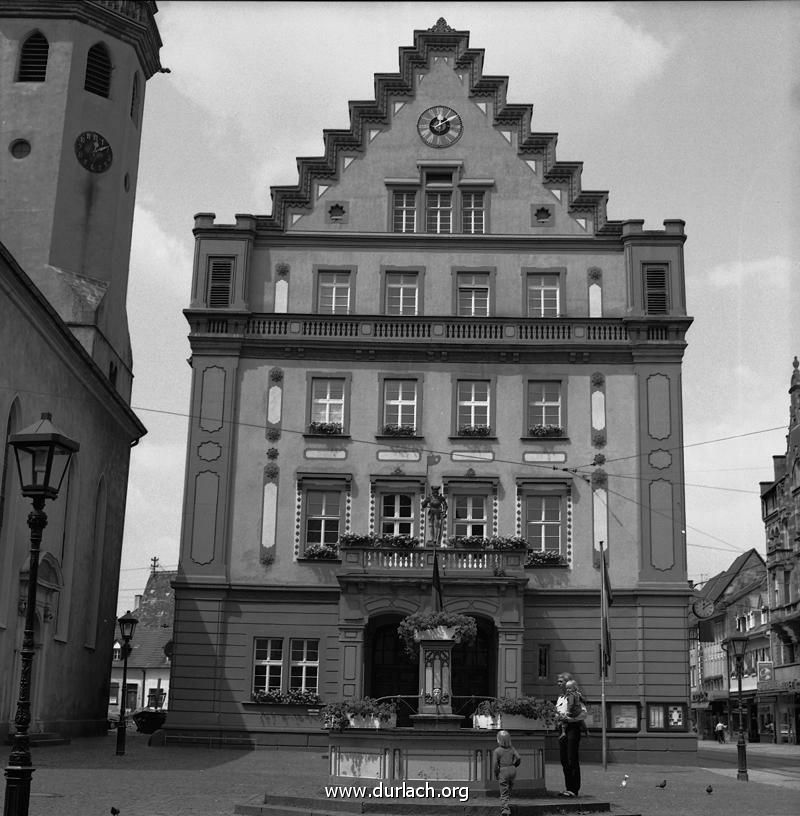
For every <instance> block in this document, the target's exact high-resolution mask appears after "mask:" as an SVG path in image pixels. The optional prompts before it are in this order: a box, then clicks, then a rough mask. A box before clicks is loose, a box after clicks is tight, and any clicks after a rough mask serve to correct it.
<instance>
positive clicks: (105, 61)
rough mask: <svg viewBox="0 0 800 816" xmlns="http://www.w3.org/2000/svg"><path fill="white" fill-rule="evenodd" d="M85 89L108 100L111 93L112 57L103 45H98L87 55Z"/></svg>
mask: <svg viewBox="0 0 800 816" xmlns="http://www.w3.org/2000/svg"><path fill="white" fill-rule="evenodd" d="M83 88H84V90H86V91H89V93H93V94H97V96H104V97H106V99H108V97H109V94H110V92H111V57H110V55H109V53H108V49H107V48H106V47H105V45H103V43H96V44H95V45H93V46H92V47H91V48H90V49H89V53H88V54H87V55H86V77H85V79H84V82H83Z"/></svg>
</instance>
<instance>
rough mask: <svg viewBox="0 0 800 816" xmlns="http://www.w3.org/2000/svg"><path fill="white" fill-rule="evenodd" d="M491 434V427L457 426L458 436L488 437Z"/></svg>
mask: <svg viewBox="0 0 800 816" xmlns="http://www.w3.org/2000/svg"><path fill="white" fill-rule="evenodd" d="M491 433H492V426H491V425H459V426H458V435H459V436H490V435H491Z"/></svg>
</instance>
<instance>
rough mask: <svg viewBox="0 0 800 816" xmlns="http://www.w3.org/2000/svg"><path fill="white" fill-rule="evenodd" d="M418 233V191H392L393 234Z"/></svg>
mask: <svg viewBox="0 0 800 816" xmlns="http://www.w3.org/2000/svg"><path fill="white" fill-rule="evenodd" d="M409 201H410V203H409ZM398 227H399V229H398ZM416 231H417V191H416V190H392V232H396V233H399V234H408V233H414V232H416Z"/></svg>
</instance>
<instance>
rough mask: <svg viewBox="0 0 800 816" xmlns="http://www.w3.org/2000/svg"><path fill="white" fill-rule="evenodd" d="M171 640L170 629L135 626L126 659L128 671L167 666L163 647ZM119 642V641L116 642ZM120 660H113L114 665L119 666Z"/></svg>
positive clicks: (167, 662) (167, 661)
mask: <svg viewBox="0 0 800 816" xmlns="http://www.w3.org/2000/svg"><path fill="white" fill-rule="evenodd" d="M171 640H172V628H168V629H167V628H163V627H161V628H157V629H156V628H149V627H146V626H145V627H143V626H141V625H140V626H137V627H136V631H135V632H134V635H133V640H131V653H130V655H129V657H128V668H129V669H153V668H157V667H158V666H169V660H168V659H167V656H166V655H165V654H164V647H165V646H166V645H167V643H169V642H170V641H171ZM117 642H119V641H117ZM121 664H122V660H115V661H114V665H121Z"/></svg>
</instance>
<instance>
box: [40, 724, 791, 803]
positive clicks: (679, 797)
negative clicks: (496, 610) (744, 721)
mask: <svg viewBox="0 0 800 816" xmlns="http://www.w3.org/2000/svg"><path fill="white" fill-rule="evenodd" d="M115 745H116V741H115V737H114V735H113V733H112V734H109V735H108V736H107V737H97V738H87V739H76V740H73V742H72V743H70V744H69V745H64V746H53V747H41V748H34V750H33V761H34V765H35V767H36V771H35V773H34V775H33V784H32V788H31V806H30V816H101V814H109V813H110V810H111V808H112V807H114V808H116V809H117V810H119V812H120V816H190V815H191V816H233V809H234V806H235V805H236V804H239V803H244V802H248V801H252V800H253V798H254V797H256V796H259V795H260V794H262V793H264V792H267V791H269V792H271V793H273V794H275V795H280V794H293V795H313V794H315V793H317V792H319V791H320V789H321V786H322V785H323V784H326V783H327V781H328V780H327V760H326V758H325V756H324V752H323V751H319V750H316V751H289V750H280V751H272V750H258V751H239V750H233V749H214V748H202V747H174V746H167V747H156V746H153V747H150V746H148V745H147V737H146V736H145V735H142V734H138V733H133V732H130V733H129V734H128V738H127V745H126V753H125V755H124V756H121V757H118V756H116V753H115ZM700 746H701V750H700V753H699V755H698V763H697V765H693V766H691V767H685V766H683V767H678V766H670V765H664V766H663V767H659V766H656V765H626V764H624V763H619V764H610V765H609V766H608V769H607V770H606V771H604V770H603V768H602V767H601V766H599V765H588V764H584V766H583V792H584V793H585V794H587V795H588V796H590V797H591V798H592V799H596V800H600V801H610V802H612V804H614V805H615V808H614V811H613V812H617V813H620V814H622V813H625V812H628V813H641V814H643V815H644V816H731V814H732V813H739V814H757V816H796V814H798V813H800V748H798V747H797V746H758V745H754V746H748V756H749V757H750V758H751V759H752V760H753V762H754V764H756V765H759V766H760V767H753V768H752V769H751V770H750V781H749V782H740V781H737V779H736V757H737V755H736V746H735V745H731V744H727V745H721V746H718V747H712V746H711V745H710V744H706V743H700ZM765 765H767V766H769V767H763V766H765ZM711 766H714V767H711ZM624 774H628V782H627V785H626V786H625V787H624V788H622V787H620V782H621V781H622V778H623V776H624ZM546 778H547V783H548V785H547V786H548V789H550V790H559V789H560V782H561V780H562V776H561V769H560V767H558V766H557V765H552V764H550V763H548V765H547V776H546ZM664 779H666V780H667V785H666V787H664V788H658V787H656V784H657V783H659V782H661V781H662V780H664ZM708 785H711V786H712V788H713V792H712V793H711V794H708V793H706V790H705V789H706V787H707V786H708ZM587 804H588V802H587ZM448 812H450V813H455V812H457V811H454V810H452V808H448ZM459 812H463V810H462V811H459ZM498 812H499V808H498Z"/></svg>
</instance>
